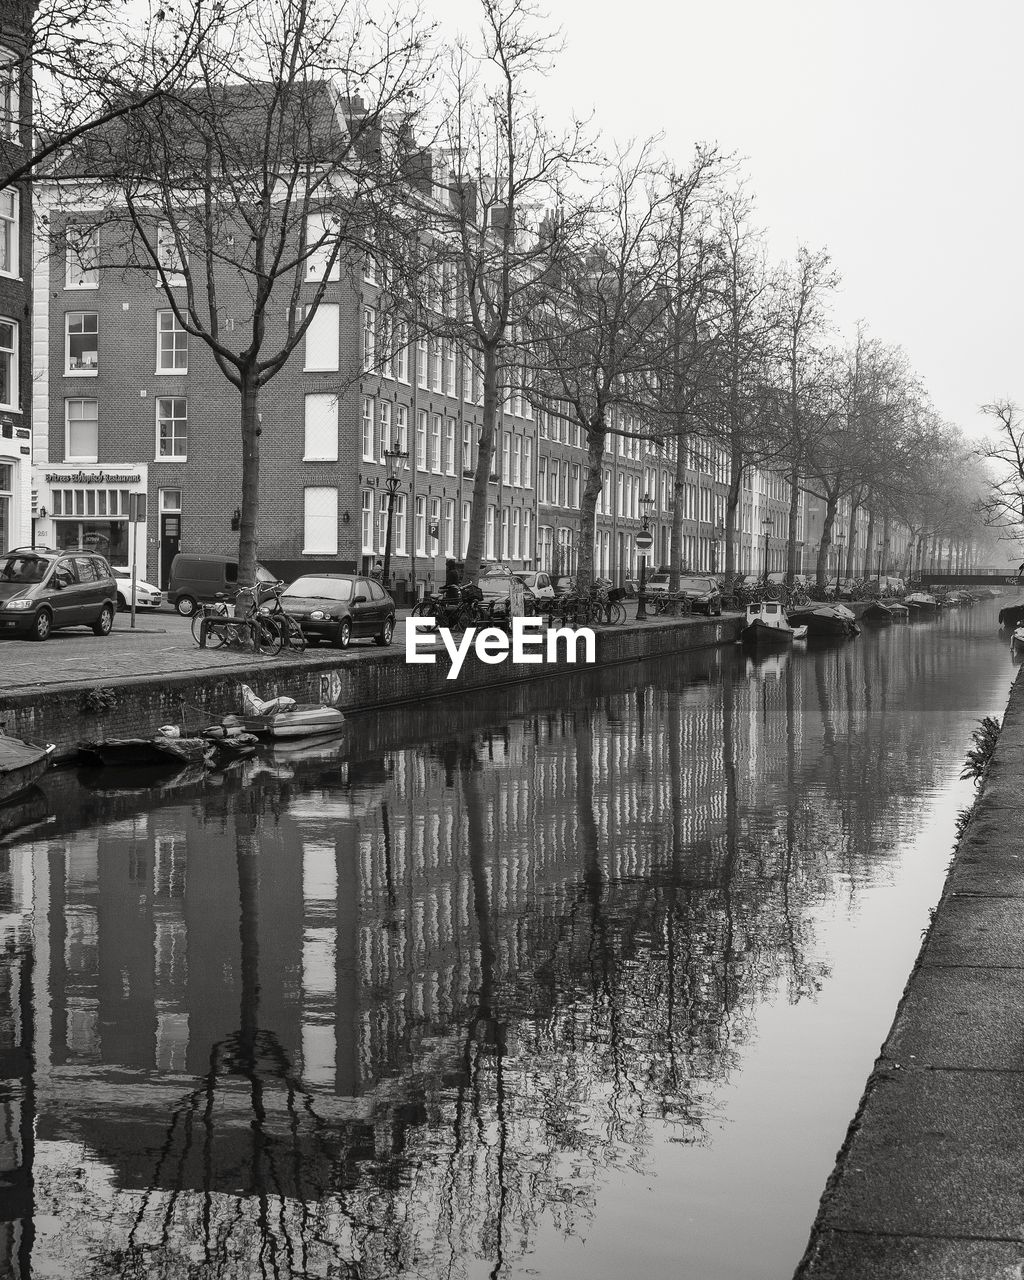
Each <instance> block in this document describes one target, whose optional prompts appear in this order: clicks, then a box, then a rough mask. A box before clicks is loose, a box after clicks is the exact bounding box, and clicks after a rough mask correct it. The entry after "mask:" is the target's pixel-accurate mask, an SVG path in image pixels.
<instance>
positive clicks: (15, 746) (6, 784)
mask: <svg viewBox="0 0 1024 1280" xmlns="http://www.w3.org/2000/svg"><path fill="white" fill-rule="evenodd" d="M55 750H56V747H55V746H54V744H53V743H52V742H51V743H47V744H46V745H45V746H44V745H42V744H41V743H38V742H27V741H26V740H25V739H24V738H9V737H8V736H7V734H6V733H4V730H3V726H2V725H0V803H3V802H4V801H6V800H11V799H13V798H14V796H16V795H18V794H19V792H22V791H27V790H28V788H29V787H31V786H32V784H33V783H34V782H36V781H37V780H38V779H39V778H41V777H42V776H43V774H44V773H45V772H46V770H47V769H49V767H50V764H51V762H52V760H53V753H54V751H55Z"/></svg>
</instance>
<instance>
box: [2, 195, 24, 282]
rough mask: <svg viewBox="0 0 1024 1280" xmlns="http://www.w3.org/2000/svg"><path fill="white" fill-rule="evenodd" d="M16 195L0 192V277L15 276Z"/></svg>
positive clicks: (16, 256) (17, 229)
mask: <svg viewBox="0 0 1024 1280" xmlns="http://www.w3.org/2000/svg"><path fill="white" fill-rule="evenodd" d="M18 208H19V201H18V193H17V191H0V275H3V276H16V275H17V274H18V264H19V261H20V258H19V254H18V231H19V227H18Z"/></svg>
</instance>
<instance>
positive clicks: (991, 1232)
mask: <svg viewBox="0 0 1024 1280" xmlns="http://www.w3.org/2000/svg"><path fill="white" fill-rule="evenodd" d="M1022 778H1024V681H1022V680H1018V681H1017V683H1016V684H1015V686H1014V689H1013V692H1012V693H1011V695H1010V702H1009V705H1008V707H1007V711H1006V716H1005V718H1004V721H1003V731H1002V733H1001V735H1000V738H999V743H998V746H997V748H996V753H995V757H994V759H993V762H992V766H991V769H990V772H989V776H988V778H987V781H986V783H985V787H984V790H983V792H982V795H981V798H980V799H979V801H978V804H977V806H976V808H975V810H974V814H973V817H972V819H971V823H970V826H969V827H968V829H967V832H966V834H965V836H964V839H963V840H962V842H961V844H960V847H959V849H958V851H957V854H956V857H955V859H954V861H953V865H952V869H951V871H950V874H949V878H948V880H947V882H946V887H945V890H944V892H943V896H942V900H941V902H940V903H939V906H938V908H937V910H936V914H935V918H934V921H933V923H932V927H931V929H930V931H929V934H928V936H927V938H926V940H925V943H924V945H923V947H922V949H921V954H920V956H919V958H918V962H917V966H916V968H915V970H914V973H913V974H912V975H911V979H910V982H909V984H908V986H907V990H906V992H905V994H904V997H903V1001H902V1003H901V1004H900V1007H899V1010H898V1011H897V1014H896V1020H895V1022H894V1024H893V1028H892V1031H891V1032H890V1034H889V1038H888V1039H887V1040H886V1042H885V1045H884V1046H883V1048H882V1053H881V1056H880V1057H879V1059H878V1061H877V1063H876V1065H875V1070H874V1072H873V1073H872V1075H871V1078H870V1079H869V1081H868V1086H867V1090H866V1092H865V1094H864V1098H863V1099H862V1101H861V1105H860V1109H859V1111H858V1113H857V1116H856V1118H855V1119H854V1122H853V1124H852V1126H851V1128H850V1132H849V1134H848V1136H847V1140H846V1143H845V1145H844V1147H843V1150H842V1151H841V1152H840V1155H839V1161H838V1164H837V1165H836V1169H835V1171H834V1173H833V1174H832V1177H831V1179H830V1180H829V1184H828V1186H827V1187H826V1190H825V1195H824V1197H823V1199H822V1203H821V1208H820V1211H819V1215H818V1220H817V1222H816V1223H815V1228H814V1232H813V1234H812V1237H811V1243H810V1245H809V1247H808V1252H807V1255H806V1256H805V1258H804V1259H803V1262H802V1263H801V1266H800V1268H799V1269H798V1271H797V1276H798V1278H799V1280H890V1278H895V1277H899V1280H1021V1278H1022V1277H1024V837H1022V826H1024V786H1022Z"/></svg>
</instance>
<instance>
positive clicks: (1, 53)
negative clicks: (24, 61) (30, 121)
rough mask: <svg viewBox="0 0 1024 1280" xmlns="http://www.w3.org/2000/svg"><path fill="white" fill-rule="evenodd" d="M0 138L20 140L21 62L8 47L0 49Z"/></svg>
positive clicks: (12, 140)
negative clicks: (1, 63)
mask: <svg viewBox="0 0 1024 1280" xmlns="http://www.w3.org/2000/svg"><path fill="white" fill-rule="evenodd" d="M0 62H3V64H4V66H3V69H2V70H0V138H6V139H8V140H9V141H11V142H20V141H21V91H20V90H21V64H20V62H19V60H18V59H17V57H16V55H15V54H13V53H12V52H11V51H10V50H9V49H0Z"/></svg>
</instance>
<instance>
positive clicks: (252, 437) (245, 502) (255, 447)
mask: <svg viewBox="0 0 1024 1280" xmlns="http://www.w3.org/2000/svg"><path fill="white" fill-rule="evenodd" d="M259 395H260V389H259V383H258V382H257V381H256V376H255V374H254V373H253V372H252V371H251V370H247V371H245V372H244V373H243V374H242V385H241V388H240V397H241V428H242V518H241V521H240V524H239V534H238V585H239V586H240V587H251V586H252V585H253V583H254V582H255V581H256V553H257V551H258V549H259V518H260V435H261V433H262V427H261V426H260V412H259Z"/></svg>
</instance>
